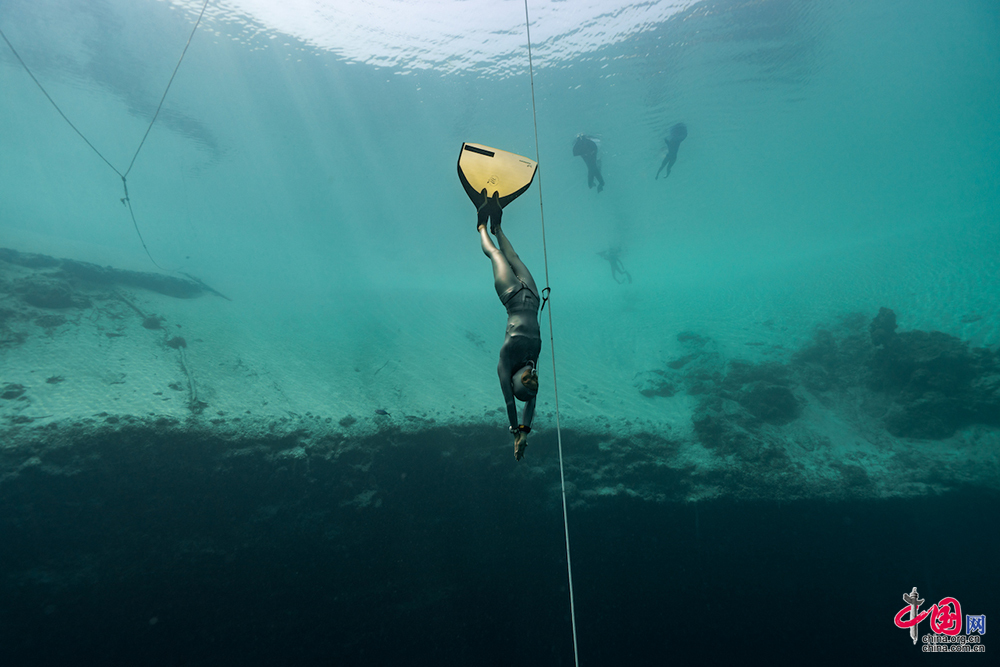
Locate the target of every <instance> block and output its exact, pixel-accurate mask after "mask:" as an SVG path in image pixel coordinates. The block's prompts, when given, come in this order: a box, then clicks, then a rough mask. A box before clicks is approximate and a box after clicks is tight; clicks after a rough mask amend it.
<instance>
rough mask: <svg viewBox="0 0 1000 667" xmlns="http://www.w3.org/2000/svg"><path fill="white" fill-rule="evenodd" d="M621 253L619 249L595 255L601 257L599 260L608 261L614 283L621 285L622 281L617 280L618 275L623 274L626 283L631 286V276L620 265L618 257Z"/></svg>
mask: <svg viewBox="0 0 1000 667" xmlns="http://www.w3.org/2000/svg"><path fill="white" fill-rule="evenodd" d="M621 251H622V249H621V248H609V249H608V250H602V251H601V252H599V253H597V254H598V255H599V256H600V257H601V259H606V260H608V264H610V265H611V277H612V278H613V279H614V281H615V282H616V283H618V284H619V285H621V284H622V281H621V280H618V274H619V273H623V274H625V277H626V278H628V282H629V284H630V285H631V284H632V274H630V273H629V272H628V271H626V270H625V265H624V264H622V260H621V257H619V255H620V254H621Z"/></svg>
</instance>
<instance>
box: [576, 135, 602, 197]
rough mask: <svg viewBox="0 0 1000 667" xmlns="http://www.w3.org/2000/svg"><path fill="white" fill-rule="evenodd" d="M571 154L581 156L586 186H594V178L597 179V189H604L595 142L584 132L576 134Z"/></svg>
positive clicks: (599, 190)
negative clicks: (585, 166) (584, 169)
mask: <svg viewBox="0 0 1000 667" xmlns="http://www.w3.org/2000/svg"><path fill="white" fill-rule="evenodd" d="M573 155H576V156H579V157H582V158H583V161H584V163H585V164H586V165H587V187H590V188H592V187H594V180H595V179H596V180H597V191H598V192H601V191H602V190H604V177H603V176H601V166H600V164H598V162H597V143H596V142H595V141H594V140H593V139H591V138H590V137H588V136H587V135H586V134H578V135H576V143H574V144H573Z"/></svg>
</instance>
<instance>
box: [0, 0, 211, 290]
mask: <svg viewBox="0 0 1000 667" xmlns="http://www.w3.org/2000/svg"><path fill="white" fill-rule="evenodd" d="M208 2H209V0H205V4H203V5H202V6H201V13H200V14H198V20H197V21H195V22H194V27H193V28H192V29H191V34H190V35H188V38H187V43H185V44H184V50H183V51H181V57H180V58H179V59H178V60H177V65H176V66H175V67H174V71H173V73H172V74H171V75H170V80H169V81H167V87H166V88H165V89H164V91H163V96H162V97H160V103H159V104H158V105H157V107H156V112H155V113H154V114H153V119H152V120H151V121H149V126H148V127H146V133H145V134H143V135H142V141H140V142H139V146H138V147H137V148H136V149H135V153H134V154H133V155H132V161H131V162H129V163H128V169H126V170H125V173H124V174H123V173H122V172H120V171H118V168H117V167H115V165H113V164H111V162H110V161H109V160H108V159H107V158H106V157H104V155H103V154H102V153H101V151H99V150H97V147H96V146H94V144H92V143H90V140H89V139H87V137H86V136H84V134H83V132H81V131H80V130H79V129H78V128H77V126H76V125H74V124H73V121H71V120H70V119H69V117H68V116H67V115H66V114H65V113H63V110H62V109H60V108H59V105H58V104H56V101H55V100H54V99H52V96H51V95H49V93H48V91H46V90H45V87H44V86H43V85H42V84H41V82H40V81H39V80H38V79H37V78H36V77H35V75H34V74H32V72H31V69H29V68H28V65H27V63H25V62H24V60H23V59H22V58H21V55H20V54H19V53H18V52H17V49H15V48H14V45H13V44H11V43H10V40H9V39H7V35H5V34H4V32H3V30H2V29H0V37H2V38H3V41H5V42H6V43H7V46H8V48H10V51H11V53H13V54H14V57H15V58H17V61H18V62H19V63H21V67H23V68H24V71H25V72H27V73H28V76H30V77H31V80H32V81H34V82H35V85H36V86H38V89H39V90H41V91H42V94H43V95H45V98H46V99H47V100H48V101H49V102H50V103H51V104H52V106H53V107H55V110H56V111H58V112H59V115H60V116H62V117H63V120H65V121H66V123H67V124H68V125H69V126H70V127H71V128H73V131H74V132H76V133H77V134H78V135H80V138H81V139H83V141H84V143H86V144H87V145H88V146H90V149H91V150H92V151H94V152H95V153H97V157H99V158H101V159H102V160H104V164H106V165H108V166H109V167H111V170H112V171H113V172H115V173H116V174H118V175H119V176H120V177H121V179H122V187H123V188H124V190H125V196H124V197H122V200H121V202H122V204H124V205H125V206H127V207H128V213H129V216H130V217H131V218H132V226H133V227H135V233H136V235H137V236H138V237H139V243H141V244H142V249H143V250H145V251H146V256H147V257H149V261H151V262H152V263H153V265H154V266H156V268H158V269H160V270H162V271H166V269H164V268H163V267H162V266H160V265H159V264H157V263H156V260H155V259H153V256H152V255H151V254H150V252H149V248H147V247H146V241H145V240H144V239H143V238H142V232H140V231H139V223H138V222H136V220H135V211H133V210H132V200H131V199H130V198H129V196H128V181H127V180H126V177H127V176H128V175H129V172H131V171H132V167H133V165H135V160H136V158H137V157H139V151H141V150H142V147H143V145H144V144H145V143H146V137H148V136H149V133H150V131H151V130H152V129H153V123H155V122H156V119H157V117H159V115H160V109H162V108H163V102H164V100H166V99H167V93H168V92H169V91H170V86H171V85H172V84H173V82H174V77H175V76H177V70H179V69H180V67H181V63H182V62H184V56H185V55H187V50H188V47H189V46H191V40H192V39H194V33H195V32H196V31H197V30H198V26H199V25H200V24H201V19H202V17H203V16H204V15H205V9H207V8H208Z"/></svg>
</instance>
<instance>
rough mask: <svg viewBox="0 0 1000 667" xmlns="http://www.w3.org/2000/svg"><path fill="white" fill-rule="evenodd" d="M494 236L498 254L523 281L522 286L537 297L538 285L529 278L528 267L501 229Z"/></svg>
mask: <svg viewBox="0 0 1000 667" xmlns="http://www.w3.org/2000/svg"><path fill="white" fill-rule="evenodd" d="M496 234H497V243H499V244H500V252H502V253H503V256H504V257H506V258H507V262H508V263H509V264H510V267H511V268H512V269H513V270H514V275H515V276H517V277H518V278H520V279H521V280H523V281H524V284H525V285H527V286H528V288H529V289H530V290H531V291H532V292H534V293H535V296H538V285H536V284H535V279H534V278H532V277H531V271H528V267H526V266H525V265H524V262H522V261H521V258H520V257H518V255H517V252H515V251H514V246H512V245H511V244H510V241H509V240H508V239H507V235H506V234H504V233H503V229H501V228H499V227H498V228H497V232H496Z"/></svg>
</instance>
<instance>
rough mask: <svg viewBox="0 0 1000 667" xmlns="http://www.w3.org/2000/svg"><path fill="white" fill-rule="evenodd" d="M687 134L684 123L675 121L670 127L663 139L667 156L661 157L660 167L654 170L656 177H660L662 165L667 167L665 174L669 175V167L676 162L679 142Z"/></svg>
mask: <svg viewBox="0 0 1000 667" xmlns="http://www.w3.org/2000/svg"><path fill="white" fill-rule="evenodd" d="M687 135H688V129H687V125H685V124H684V123H677V124H676V125H674V126H673V127H671V128H670V136H668V137H667V138H666V139H664V140H663V141H665V142H666V144H667V157H665V158H663V162H662V163H661V164H660V168H659V169H657V170H656V178H659V177H660V172H661V171H663V168H664V167H666V168H667V176H669V175H670V168H671V167H673V166H674V163H675V162H677V149H678V148H680V147H681V142H682V141H684V140H685V139H686V138H687ZM667 176H664V177H663V178H666V177H667ZM653 180H656V179H655V178H654V179H653Z"/></svg>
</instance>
